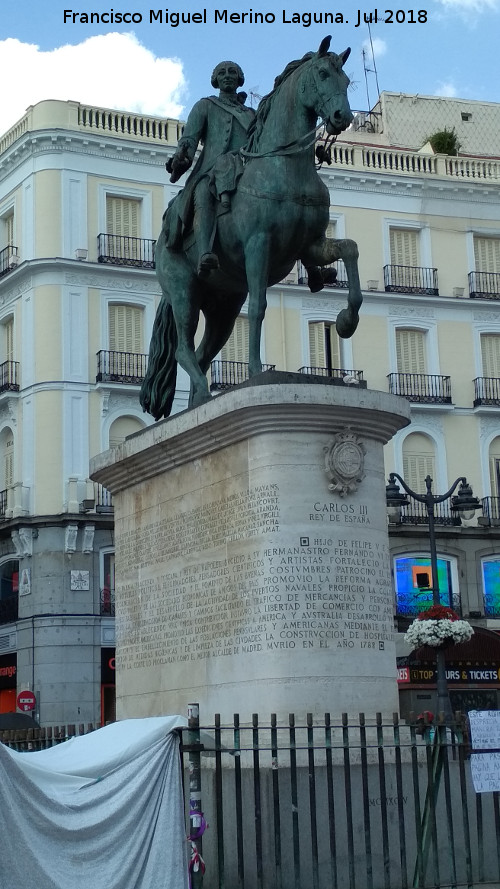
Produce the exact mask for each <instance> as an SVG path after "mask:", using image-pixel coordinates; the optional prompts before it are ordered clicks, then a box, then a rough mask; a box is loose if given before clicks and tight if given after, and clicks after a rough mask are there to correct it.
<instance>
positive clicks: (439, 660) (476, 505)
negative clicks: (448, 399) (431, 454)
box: [386, 472, 481, 722]
mask: <svg viewBox="0 0 500 889" xmlns="http://www.w3.org/2000/svg"><path fill="white" fill-rule="evenodd" d="M396 479H397V481H398V482H399V483H400V484H401V485H402V486H403V490H404V491H405V492H406V493H405V494H402V493H401V491H400V489H399V486H398V484H397V482H396ZM458 485H460V487H459V489H458V494H457V495H456V496H455V497H453V496H452V494H453V492H454V491H455V490H456V489H457V487H458ZM425 488H426V492H425V494H417V492H416V491H413V490H412V489H411V488H410V487H409V485H407V484H406V482H405V480H404V479H403V478H401V476H400V475H398V473H397V472H391V474H390V475H389V484H388V485H387V487H386V500H387V506H388V507H396V508H398V509H401V508H402V507H405V506H408V497H407V496H406V494H409V495H410V497H412V499H413V500H417V501H418V502H419V503H424V504H425V506H426V509H427V515H428V518H429V549H430V560H431V580H432V604H433V605H440V604H441V601H440V593H439V578H438V564H437V548H436V531H435V527H434V517H435V511H434V508H435V506H436V504H437V503H444V501H446V500H450V501H451V508H452V510H453V511H455V512H458V513H461V514H462V515H463V516H464V518H472V516H473V515H474V512H475V510H476V509H480V508H481V504H480V502H479V500H478V499H477V497H474V495H473V493H472V488H471V486H470V485H469V484H467V479H466V478H465V477H464V476H460V478H457V479H456V480H455V481H454V482H453V484H452V486H451V488H449V490H448V491H447V492H446V494H433V493H432V478H431V477H430V475H428V476H427V477H426V479H425ZM436 673H437V682H436V691H437V703H438V712H439V713H444V714H445V719H446V721H447V722H448V721H450V720H451V719H452V716H453V714H452V710H451V703H450V696H449V694H448V683H447V681H446V664H445V654H444V649H443V648H437V649H436Z"/></svg>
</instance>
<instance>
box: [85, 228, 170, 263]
mask: <svg viewBox="0 0 500 889" xmlns="http://www.w3.org/2000/svg"><path fill="white" fill-rule="evenodd" d="M155 244H156V241H150V240H148V239H147V238H129V237H128V236H127V235H110V234H100V235H97V262H106V263H110V264H111V265H126V266H133V267H134V268H138V269H154V267H155Z"/></svg>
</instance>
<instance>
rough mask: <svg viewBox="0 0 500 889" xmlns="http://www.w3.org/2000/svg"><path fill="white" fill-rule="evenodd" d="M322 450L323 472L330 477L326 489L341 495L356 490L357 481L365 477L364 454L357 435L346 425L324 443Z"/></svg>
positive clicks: (364, 449) (363, 447)
mask: <svg viewBox="0 0 500 889" xmlns="http://www.w3.org/2000/svg"><path fill="white" fill-rule="evenodd" d="M323 451H324V454H325V472H326V474H327V476H328V478H329V479H330V484H329V485H328V490H329V491H332V493H335V494H340V496H341V497H345V496H346V495H347V494H350V493H351V492H352V491H357V489H358V484H359V482H360V481H361V480H362V479H363V478H364V477H365V471H364V465H365V454H366V448H365V446H364V444H363V443H362V441H361V439H360V438H359V436H358V435H356V434H355V433H354V432H351V430H350V428H349V427H346V428H345V429H344V430H343V432H338V433H337V435H336V436H335V437H334V438H333V439H332V440H331V442H330V443H329V444H327V445H325V447H324V448H323Z"/></svg>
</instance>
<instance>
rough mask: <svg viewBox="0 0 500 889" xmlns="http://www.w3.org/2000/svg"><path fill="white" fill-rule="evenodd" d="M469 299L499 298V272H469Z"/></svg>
mask: <svg viewBox="0 0 500 889" xmlns="http://www.w3.org/2000/svg"><path fill="white" fill-rule="evenodd" d="M469 296H470V298H471V299H500V273H498V272H469Z"/></svg>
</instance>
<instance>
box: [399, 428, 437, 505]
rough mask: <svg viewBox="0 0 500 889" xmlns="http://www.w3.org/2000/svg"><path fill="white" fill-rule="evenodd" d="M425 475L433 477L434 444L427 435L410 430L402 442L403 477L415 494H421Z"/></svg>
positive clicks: (423, 489)
mask: <svg viewBox="0 0 500 889" xmlns="http://www.w3.org/2000/svg"><path fill="white" fill-rule="evenodd" d="M427 475H430V477H431V478H432V479H434V478H435V452H434V445H433V443H432V441H431V439H430V438H429V437H428V436H427V435H423V434H422V433H420V432H412V433H411V434H410V435H407V437H406V438H405V440H404V442H403V478H404V480H405V482H406V483H407V485H408V486H409V487H410V488H412V489H413V490H414V491H416V492H417V494H421V493H422V494H423V493H425V478H426V476H427Z"/></svg>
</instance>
